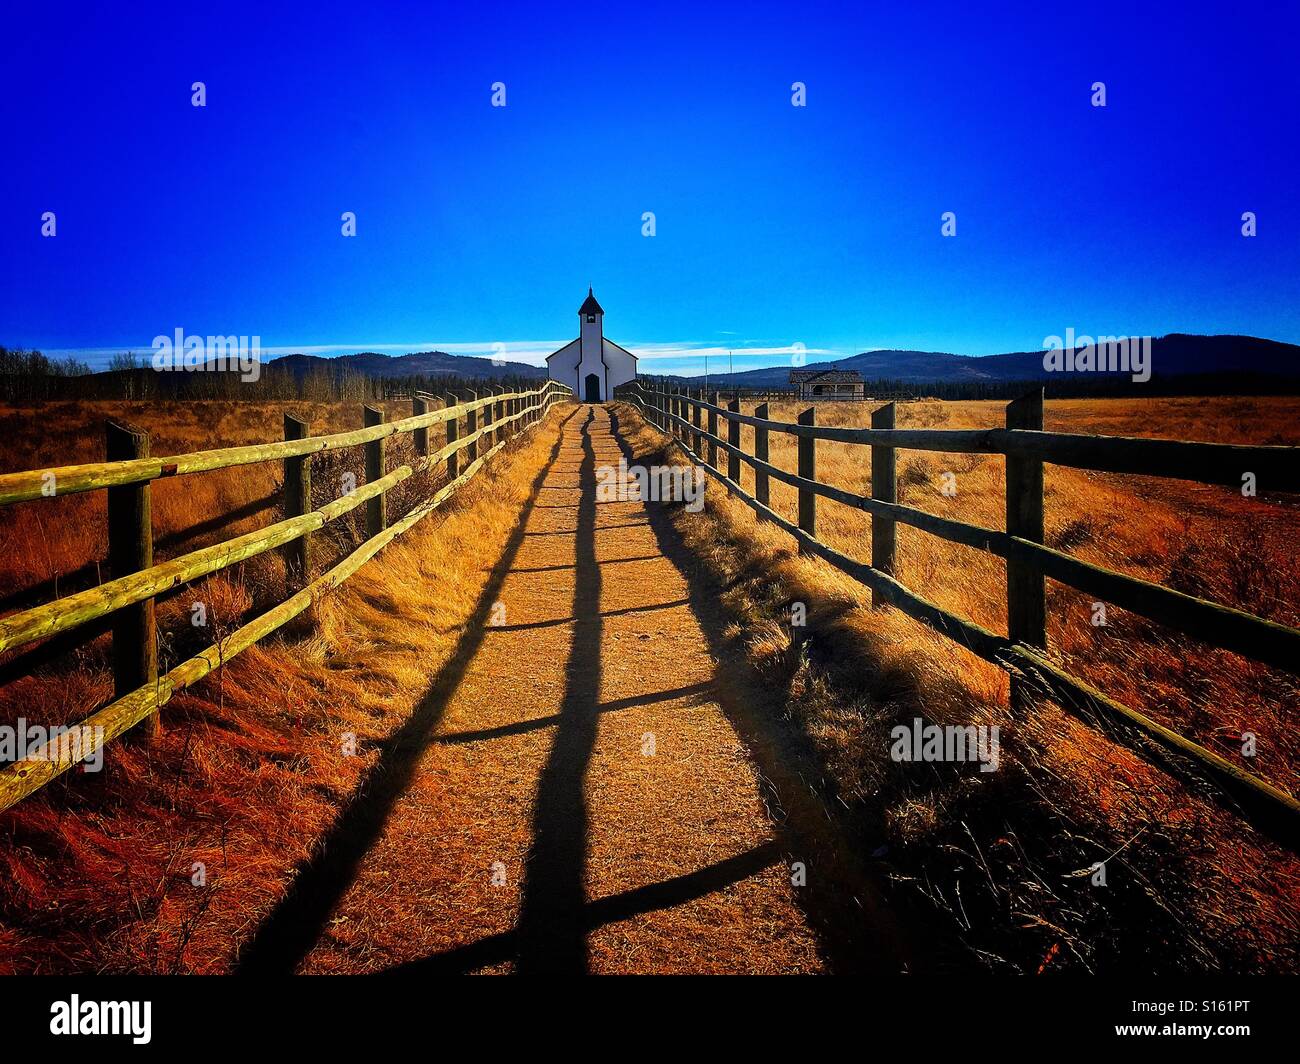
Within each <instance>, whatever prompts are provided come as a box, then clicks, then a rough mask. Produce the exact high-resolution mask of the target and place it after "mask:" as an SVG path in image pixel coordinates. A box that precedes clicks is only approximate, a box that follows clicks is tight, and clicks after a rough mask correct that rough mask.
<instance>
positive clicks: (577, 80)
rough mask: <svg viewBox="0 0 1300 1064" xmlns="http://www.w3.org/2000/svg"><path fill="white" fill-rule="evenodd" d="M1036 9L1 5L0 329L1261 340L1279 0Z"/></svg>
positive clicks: (748, 361)
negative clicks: (1244, 224) (1253, 230)
mask: <svg viewBox="0 0 1300 1064" xmlns="http://www.w3.org/2000/svg"><path fill="white" fill-rule="evenodd" d="M178 6H179V5H178ZM548 6H551V5H548ZM1057 6H1058V5H1056V4H1044V3H1037V4H1026V5H1023V6H1021V5H983V4H972V3H970V2H969V0H964V2H961V3H952V4H941V5H924V4H910V3H907V4H890V5H873V4H865V5H863V4H844V5H832V4H816V3H787V2H783V3H775V4H761V3H760V4H754V3H744V4H734V5H733V4H720V5H712V4H701V3H694V2H693V3H676V4H675V3H668V4H663V5H655V4H649V3H641V4H635V5H633V4H628V5H620V4H600V5H582V4H577V3H572V4H569V3H566V4H562V5H553V10H550V11H546V10H540V9H539V8H540V7H541V5H530V6H528V7H526V6H524V5H515V4H511V3H496V2H494V3H488V4H474V5H471V4H468V3H465V4H460V5H456V6H455V7H451V6H445V5H437V6H436V7H435V6H431V5H415V4H412V5H409V6H407V5H395V4H386V5H382V7H383V8H384V10H377V9H376V8H375V6H374V5H364V6H363V5H355V6H353V5H348V6H342V5H329V4H323V5H315V6H313V8H312V9H311V10H310V11H304V12H300V13H297V14H287V13H285V12H283V11H278V10H274V9H273V8H272V6H271V5H262V4H258V5H250V6H248V7H246V8H243V9H240V8H239V6H238V5H234V6H229V7H227V6H226V5H202V10H200V11H198V12H196V13H178V12H175V11H171V12H165V11H163V10H162V9H158V10H155V11H148V10H145V9H140V11H141V13H132V11H130V10H128V9H127V8H117V7H114V6H111V5H95V6H93V7H90V6H87V7H86V8H84V9H82V8H76V7H72V8H67V9H61V8H60V7H59V5H39V6H33V7H30V9H29V10H28V11H26V12H24V13H21V14H14V13H13V12H12V11H11V12H7V13H6V15H5V23H6V25H5V29H4V33H3V41H0V60H2V62H0V83H2V89H3V91H2V92H0V119H2V122H0V129H2V130H3V136H4V139H5V142H6V148H7V151H6V156H7V158H6V163H5V166H4V167H3V173H2V174H0V190H2V194H0V343H3V344H6V345H8V346H34V347H39V348H41V349H43V350H46V351H57V350H67V349H78V350H86V349H110V348H111V349H125V348H133V349H135V350H137V351H147V350H148V346H149V343H150V341H151V340H152V338H153V337H154V336H155V335H158V334H160V333H168V334H170V333H171V332H173V331H174V330H175V329H177V328H182V329H184V330H186V331H187V332H190V333H200V334H208V333H223V334H225V333H245V334H249V335H252V334H256V335H260V337H261V338H262V344H263V346H264V347H268V348H272V349H275V348H287V349H293V350H300V349H309V348H312V347H327V348H329V347H341V348H343V349H346V350H357V349H384V350H392V351H394V352H397V351H405V350H418V349H421V348H425V347H428V346H432V345H435V344H436V345H438V346H441V347H443V348H444V349H451V350H457V351H464V352H476V353H490V351H491V345H493V344H494V343H499V344H504V345H506V348H505V350H506V351H507V352H510V353H513V354H517V355H519V357H530V358H532V360H536V355H537V354H538V352H539V351H541V350H542V349H543V348H545V347H546V345H547V343H549V342H550V341H556V342H559V341H564V340H567V339H569V338H571V337H572V336H573V335H576V326H577V318H576V311H577V308H578V304H579V303H580V302H581V301H582V298H583V297H584V296H585V294H586V291H587V286H588V285H589V284H591V285H594V286H595V290H596V294H597V296H598V297H599V298H600V300H601V302H602V303H603V304H604V306H605V309H606V319H605V326H606V333H607V335H609V336H610V337H611V338H613V339H615V340H618V341H619V342H621V343H623V344H625V345H626V346H631V347H633V348H634V349H637V350H638V351H642V352H645V353H646V354H659V355H664V354H672V353H674V352H681V351H686V350H697V349H703V348H712V349H715V350H719V351H723V350H726V349H727V348H734V350H735V351H736V352H737V368H751V367H753V366H755V365H759V364H763V363H764V362H768V363H770V362H773V361H776V360H775V359H773V358H771V357H766V356H762V355H754V354H753V353H752V352H754V351H770V350H778V351H779V350H781V349H783V348H785V347H787V346H788V345H791V344H794V343H796V342H797V343H802V344H804V345H806V347H807V348H808V350H809V351H810V352H812V358H813V359H816V358H817V357H818V355H819V354H820V353H822V352H826V353H834V354H836V355H843V354H849V353H852V352H854V351H857V350H862V349H866V348H880V347H911V348H922V349H929V350H946V351H955V352H960V353H968V354H981V353H990V352H994V351H1005V350H1037V349H1039V348H1040V347H1041V345H1042V341H1043V338H1044V337H1045V336H1047V335H1049V334H1063V333H1064V332H1065V330H1066V329H1067V328H1069V327H1073V328H1075V329H1076V331H1078V332H1080V333H1087V334H1099V333H1106V334H1116V335H1120V334H1132V335H1139V334H1157V335H1158V334H1162V333H1166V332H1171V331H1187V332H1240V333H1250V334H1254V335H1260V336H1267V337H1272V338H1275V339H1281V340H1289V341H1300V179H1298V177H1297V174H1298V172H1300V168H1298V166H1297V163H1298V162H1300V149H1297V146H1296V137H1297V130H1300V62H1298V61H1297V59H1296V57H1295V54H1294V49H1295V47H1296V41H1297V38H1298V36H1300V33H1298V31H1300V14H1297V11H1298V10H1300V9H1298V7H1297V5H1296V4H1295V3H1287V4H1282V3H1277V4H1254V3H1249V2H1239V3H1233V4H1232V5H1230V6H1225V5H1222V4H1215V5H1208V4H1207V5H1197V4H1196V3H1193V4H1190V5H1185V4H1172V3H1171V4H1168V5H1164V6H1165V7H1167V9H1168V10H1167V13H1163V14H1160V13H1146V14H1143V13H1138V12H1134V11H1133V10H1131V9H1132V8H1133V7H1136V6H1144V7H1145V6H1146V5H1134V4H1131V3H1084V4H1069V5H1061V6H1062V7H1064V8H1067V9H1066V10H1061V11H1054V10H1051V9H1053V8H1056V7H1057ZM1212 6H1213V8H1217V11H1218V13H1217V14H1216V13H1214V11H1212V10H1211V7H1212ZM219 7H220V8H224V10H218V9H219ZM195 81H203V82H205V83H206V86H207V106H206V107H205V108H195V107H192V106H191V103H190V96H191V89H190V86H191V84H192V83H193V82H195ZM497 81H500V82H504V83H505V85H506V100H507V106H506V107H504V108H494V107H492V106H491V86H492V83H493V82H497ZM795 81H802V82H804V83H806V85H807V106H806V107H804V108H796V107H793V106H791V85H792V83H793V82H795ZM1094 81H1104V82H1105V83H1106V86H1107V106H1106V107H1105V108H1104V109H1102V108H1094V107H1093V106H1091V104H1090V97H1091V85H1092V83H1093V82H1094ZM1247 210H1250V211H1254V212H1256V213H1257V215H1258V219H1259V221H1258V228H1259V235H1258V236H1257V237H1255V238H1253V239H1247V238H1244V237H1242V236H1241V234H1240V227H1241V221H1240V217H1241V214H1242V212H1243V211H1247ZM44 211H54V212H56V215H57V226H58V229H57V233H58V235H57V236H56V237H54V238H52V239H51V238H43V237H42V236H41V235H40V219H41V214H42V212H44ZM344 211H354V212H356V216H357V236H356V237H355V238H345V237H343V236H341V234H340V225H341V222H340V215H341V214H342V212H344ZM644 211H653V212H654V213H655V215H656V218H657V235H656V236H654V237H653V238H647V237H643V236H642V235H641V227H642V222H641V216H642V213H643V212H644ZM944 211H954V212H955V213H956V215H957V228H958V232H957V236H956V237H955V238H950V239H945V238H943V237H941V236H940V215H941V214H942V212H944ZM385 345H390V346H385ZM745 352H750V353H749V354H747V355H746V354H744V353H745ZM507 357H512V355H508V356H507ZM688 365H689V366H691V367H692V368H698V367H696V366H695V363H694V362H691V363H687V362H682V361H678V360H676V359H665V360H663V361H660V362H654V363H652V362H643V364H642V368H643V369H645V370H652V371H658V370H661V369H662V370H668V369H674V370H680V369H682V368H685V367H687V366H688ZM715 368H716V367H715Z"/></svg>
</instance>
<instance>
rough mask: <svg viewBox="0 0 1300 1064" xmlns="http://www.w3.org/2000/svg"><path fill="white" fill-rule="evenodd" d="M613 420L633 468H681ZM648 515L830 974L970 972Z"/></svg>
mask: <svg viewBox="0 0 1300 1064" xmlns="http://www.w3.org/2000/svg"><path fill="white" fill-rule="evenodd" d="M610 421H611V428H612V431H613V434H614V437H615V439H616V440H617V441H618V444H619V447H620V448H621V449H622V451H623V454H624V457H625V458H626V459H627V461H628V464H629V465H631V464H634V463H637V462H640V463H642V464H647V463H651V462H661V463H665V464H667V463H669V462H671V461H672V460H673V459H672V458H671V457H669V452H667V451H666V450H660V451H659V452H658V453H656V454H650V455H643V456H640V457H637V456H634V454H633V451H632V448H631V445H630V444H629V443H628V442H627V439H626V437H625V436H624V434H623V433H622V432H621V431H620V427H619V417H618V413H617V410H616V409H614V408H611V409H610ZM681 460H684V459H681ZM708 483H709V484H710V487H711V488H716V489H717V490H725V488H721V487H719V486H717V485H714V484H713V483H712V482H711V481H709V482H708ZM646 511H647V513H648V515H649V521H650V527H651V529H652V530H653V532H654V535H655V539H656V542H657V543H658V546H659V549H660V551H661V552H662V553H663V555H664V557H666V558H668V560H669V561H671V562H672V563H673V564H674V565H675V566H676V567H677V569H678V570H679V571H680V572H681V574H682V576H683V577H684V578H685V579H686V581H687V587H688V595H689V597H690V610H691V612H692V614H694V616H695V619H696V621H697V623H698V624H699V626H700V629H701V631H702V632H703V633H704V636H705V639H706V640H707V643H708V649H709V651H710V652H711V653H712V655H713V657H714V659H715V660H716V661H717V662H718V663H719V664H718V669H717V672H716V673H715V676H714V684H715V688H716V692H717V693H716V697H717V700H718V703H719V705H721V706H722V709H723V712H724V713H725V714H726V715H727V717H728V719H729V720H730V721H731V723H732V726H733V727H734V728H735V729H736V731H737V734H739V735H740V737H741V740H742V741H743V742H744V743H745V746H746V748H747V749H748V751H749V754H750V756H751V757H752V758H753V759H754V763H755V764H756V765H757V767H758V769H759V777H760V780H761V781H762V784H761V785H762V787H763V788H764V791H765V793H764V796H763V797H764V801H765V804H766V805H767V806H768V808H770V809H773V810H778V811H780V813H781V815H780V817H778V818H777V819H776V820H775V822H774V825H773V828H774V831H775V833H776V835H777V839H778V841H779V842H780V844H781V846H782V849H783V850H784V851H785V853H786V854H787V855H789V858H790V860H792V861H800V862H803V863H805V864H806V866H807V885H806V886H805V887H803V888H801V889H799V890H798V892H797V898H798V901H799V904H800V905H801V906H802V908H803V911H804V913H805V916H806V917H807V919H808V922H809V925H810V926H811V927H812V928H813V929H814V931H815V932H816V933H817V936H818V939H819V941H820V943H821V947H822V952H823V955H824V956H825V957H826V959H827V962H828V965H829V967H830V969H831V970H832V971H835V972H843V973H848V972H854V973H867V974H897V973H898V972H899V971H901V970H903V969H907V970H913V971H935V970H940V971H951V970H954V969H955V970H966V969H968V968H969V961H968V959H967V958H965V957H963V956H961V955H960V954H959V953H958V952H955V951H954V950H953V949H952V948H951V947H950V945H949V944H948V943H946V942H941V941H939V940H938V938H937V936H936V935H935V934H933V933H932V930H931V929H930V928H928V926H927V925H926V923H925V921H924V920H923V918H921V917H920V916H919V914H913V913H909V912H899V911H897V910H898V909H899V905H900V903H899V901H898V900H897V899H895V898H892V897H887V896H886V894H885V892H884V883H883V880H884V877H883V876H882V875H880V874H878V873H877V872H876V871H874V870H873V869H872V868H871V867H870V865H869V862H868V861H867V860H866V859H865V858H859V857H858V856H857V851H858V848H859V847H860V846H861V840H859V839H856V838H854V837H853V836H852V834H851V832H849V831H848V830H847V829H845V828H844V827H843V826H842V825H841V824H840V823H839V821H838V820H837V817H836V814H835V811H834V808H833V805H832V803H831V802H830V801H826V800H824V797H823V795H822V794H821V787H820V786H819V784H818V781H825V780H827V779H829V778H830V773H829V772H828V770H827V768H826V766H825V765H824V763H823V762H822V760H821V758H820V757H819V756H818V755H817V753H816V749H815V745H814V743H813V741H812V739H811V737H810V736H809V735H807V734H806V733H805V732H804V731H802V730H801V729H800V728H799V727H798V726H797V725H796V724H795V723H794V722H793V721H791V720H790V719H788V717H787V716H786V715H785V714H783V713H782V712H781V711H780V706H779V705H778V704H776V703H775V702H774V701H772V700H771V699H770V698H768V697H759V698H754V697H753V692H755V691H763V690H765V686H764V682H763V681H762V680H761V679H758V678H756V677H755V676H753V675H752V674H751V673H750V672H749V671H748V669H749V667H748V664H747V663H746V662H745V661H744V656H743V655H738V654H737V653H736V651H735V648H734V646H732V645H731V644H730V643H729V642H728V637H727V635H726V629H727V626H728V617H727V614H726V611H725V609H724V607H723V606H722V604H721V601H720V594H721V591H722V587H721V586H720V584H719V582H717V581H715V580H713V579H712V578H711V577H710V576H709V575H707V573H706V572H705V571H704V569H703V567H702V566H701V565H700V563H699V560H698V559H697V558H696V556H695V554H694V553H693V552H692V551H691V549H690V548H689V547H688V546H687V545H686V543H685V542H684V541H683V539H682V537H681V534H680V533H679V532H678V530H677V528H676V527H675V525H674V524H673V516H672V512H671V511H670V509H669V507H668V506H667V505H665V504H661V503H653V502H651V503H647V504H646Z"/></svg>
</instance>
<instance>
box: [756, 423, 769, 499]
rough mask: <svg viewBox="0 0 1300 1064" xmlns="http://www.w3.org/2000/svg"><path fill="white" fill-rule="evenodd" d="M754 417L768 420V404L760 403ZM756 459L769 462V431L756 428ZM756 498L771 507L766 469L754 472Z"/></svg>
mask: <svg viewBox="0 0 1300 1064" xmlns="http://www.w3.org/2000/svg"><path fill="white" fill-rule="evenodd" d="M754 416H755V417H758V418H762V419H763V420H764V421H766V420H767V417H768V414H767V404H766V403H759V404H758V406H756V407H755V408H754ZM754 457H755V458H757V459H758V460H759V461H760V462H766V461H767V429H760V428H758V427H757V426H756V427H755V428H754ZM754 498H755V499H757V500H758V501H759V502H761V503H762V504H763V505H764V506H769V505H771V504H770V503H769V502H768V489H767V471H766V470H764V469H755V470H754Z"/></svg>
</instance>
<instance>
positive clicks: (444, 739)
mask: <svg viewBox="0 0 1300 1064" xmlns="http://www.w3.org/2000/svg"><path fill="white" fill-rule="evenodd" d="M712 690H713V684H711V683H693V684H688V685H687V686H685V687H674V688H671V689H670V690H667V691H655V692H654V693H653V694H648V695H632V696H631V697H630V698H615V699H613V700H612V701H609V702H602V703H601V704H600V705H598V706H597V707H596V712H597V713H616V712H618V710H620V709H632V708H633V707H634V706H650V705H654V704H655V703H656V702H668V701H671V700H672V699H674V698H682V697H684V696H686V695H699V696H704V695H706V694H707V693H708V692H710V691H712ZM559 723H560V714H558V713H556V714H554V715H552V716H549V717H536V718H534V719H533V720H518V721H515V722H514V723H513V724H502V725H500V726H499V727H496V728H483V729H481V730H479V731H469V732H452V733H451V734H444V735H439V736H437V737H436V738H435V739H434V740H433V741H434V742H435V743H437V744H438V745H440V746H444V745H445V746H460V745H462V744H465V743H481V742H485V741H487V740H489V739H504V738H506V737H507V736H511V735H527V734H528V733H529V732H534V731H542V730H544V729H546V728H550V727H553V726H555V725H556V724H559Z"/></svg>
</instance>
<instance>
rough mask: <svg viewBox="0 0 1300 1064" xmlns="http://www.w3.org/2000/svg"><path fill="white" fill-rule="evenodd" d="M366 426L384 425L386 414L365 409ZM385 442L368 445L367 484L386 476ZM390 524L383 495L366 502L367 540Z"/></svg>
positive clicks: (371, 408) (380, 440)
mask: <svg viewBox="0 0 1300 1064" xmlns="http://www.w3.org/2000/svg"><path fill="white" fill-rule="evenodd" d="M363 411H364V414H365V421H366V426H367V427H370V426H372V425H382V424H383V421H384V412H383V411H382V410H378V409H376V408H375V407H373V406H367V407H364V408H363ZM384 458H385V455H384V440H382V439H378V440H375V441H374V442H372V443H368V444H366V483H367V484H371V483H374V482H375V481H376V480H379V479H380V478H382V477H383V475H384V464H385V462H384ZM387 524H388V500H387V499H385V498H384V496H383V494H382V493H381V494H379V495H376V496H375V497H374V498H373V499H369V500H367V502H366V538H367V539H369V538H370V537H372V536H377V535H379V533H380V532H382V531H383V530H384V527H385V526H386V525H387Z"/></svg>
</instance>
